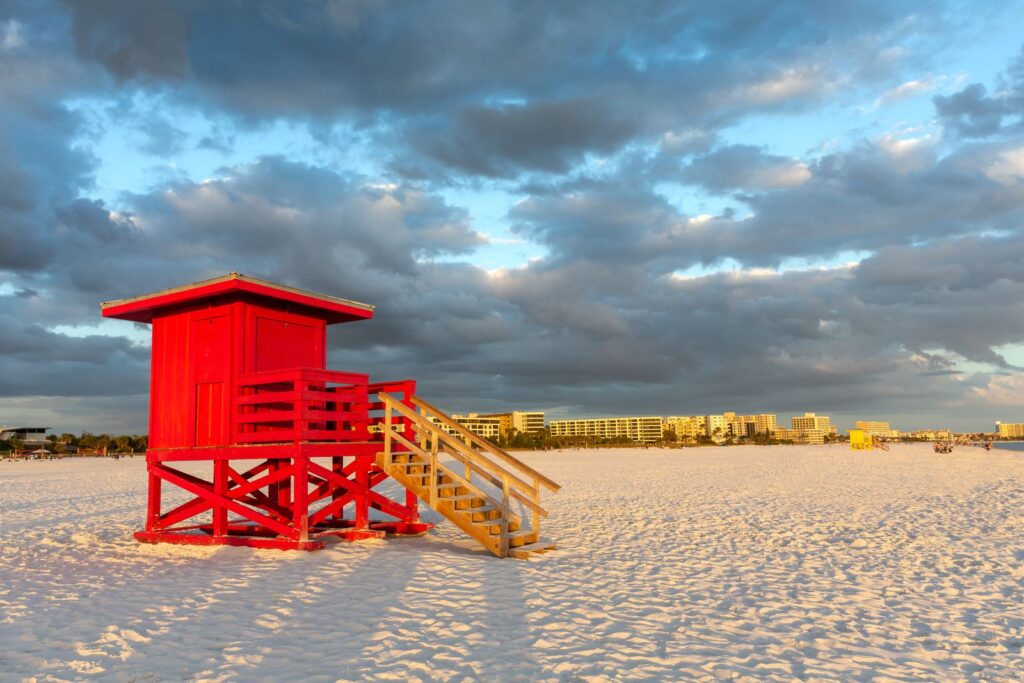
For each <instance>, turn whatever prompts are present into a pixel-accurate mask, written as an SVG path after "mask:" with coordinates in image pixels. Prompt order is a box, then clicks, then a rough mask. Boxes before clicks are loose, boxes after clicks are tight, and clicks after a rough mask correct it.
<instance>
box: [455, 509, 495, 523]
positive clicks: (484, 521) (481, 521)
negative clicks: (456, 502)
mask: <svg viewBox="0 0 1024 683" xmlns="http://www.w3.org/2000/svg"><path fill="white" fill-rule="evenodd" d="M459 512H465V510H459ZM471 524H476V525H477V526H501V517H498V518H497V519H482V520H480V521H479V522H471Z"/></svg>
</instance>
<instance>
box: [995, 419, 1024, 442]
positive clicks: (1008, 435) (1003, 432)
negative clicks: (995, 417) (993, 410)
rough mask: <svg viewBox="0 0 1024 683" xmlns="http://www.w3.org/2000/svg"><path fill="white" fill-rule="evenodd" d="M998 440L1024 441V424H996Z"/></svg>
mask: <svg viewBox="0 0 1024 683" xmlns="http://www.w3.org/2000/svg"><path fill="white" fill-rule="evenodd" d="M996 432H998V434H999V438H1000V439H1024V422H996Z"/></svg>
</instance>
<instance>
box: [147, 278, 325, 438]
mask: <svg viewBox="0 0 1024 683" xmlns="http://www.w3.org/2000/svg"><path fill="white" fill-rule="evenodd" d="M296 308H298V310H296ZM306 310H308V309H302V308H301V307H296V306H294V305H289V304H287V303H281V302H277V301H273V300H267V299H262V298H258V297H249V296H242V297H238V296H234V297H226V298H225V300H224V301H223V302H220V303H215V302H210V301H207V302H200V303H196V304H191V305H186V306H182V307H179V308H174V309H166V310H164V311H160V312H158V313H157V314H156V315H154V317H153V347H152V366H151V382H150V392H151V394H150V396H151V398H150V421H149V424H150V433H149V445H150V448H189V447H193V446H226V445H229V441H230V434H231V427H232V425H231V415H232V405H231V403H232V397H233V396H234V395H235V384H234V379H235V378H236V377H237V376H239V375H242V374H249V373H253V372H264V371H268V370H282V369H287V368H295V367H307V368H326V366H327V348H326V329H327V326H326V323H325V321H324V319H323V318H322V317H319V316H318V315H317V314H316V313H315V312H308V313H307V312H306Z"/></svg>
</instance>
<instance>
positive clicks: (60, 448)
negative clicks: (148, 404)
mask: <svg viewBox="0 0 1024 683" xmlns="http://www.w3.org/2000/svg"><path fill="white" fill-rule="evenodd" d="M148 441H149V439H148V437H147V436H146V435H145V434H142V435H139V434H116V435H115V434H92V433H91V432H82V433H81V434H80V435H77V436H76V435H74V434H71V433H69V432H65V433H63V434H60V435H58V434H49V435H47V437H46V446H45V448H46V450H48V451H50V452H52V453H78V452H83V453H86V452H87V453H104V452H105V453H144V452H145V451H146V445H147V443H148ZM33 446H34V444H33ZM24 450H26V446H25V442H24V441H23V440H22V439H20V438H18V437H11V438H10V439H7V440H6V441H0V452H12V451H14V452H18V451H24Z"/></svg>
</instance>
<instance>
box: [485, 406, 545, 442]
mask: <svg viewBox="0 0 1024 683" xmlns="http://www.w3.org/2000/svg"><path fill="white" fill-rule="evenodd" d="M480 417H496V418H498V419H499V420H501V427H500V429H501V433H502V434H504V435H506V436H510V435H511V433H512V430H513V429H514V430H515V433H517V434H536V433H537V432H539V431H540V430H542V429H544V413H543V411H538V410H535V411H520V410H514V411H512V412H511V413H487V414H482V415H480Z"/></svg>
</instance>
